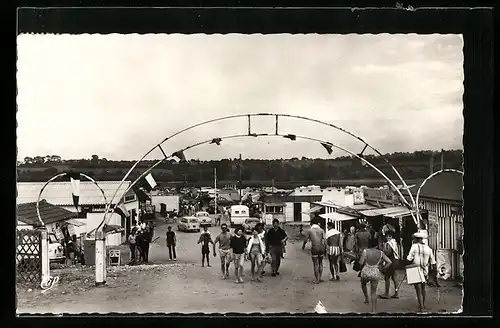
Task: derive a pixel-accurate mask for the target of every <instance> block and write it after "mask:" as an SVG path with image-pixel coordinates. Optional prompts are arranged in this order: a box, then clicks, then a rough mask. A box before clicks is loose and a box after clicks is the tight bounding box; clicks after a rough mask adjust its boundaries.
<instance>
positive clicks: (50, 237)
mask: <svg viewBox="0 0 500 328" xmlns="http://www.w3.org/2000/svg"><path fill="white" fill-rule="evenodd" d="M49 242H50V243H57V238H56V236H55V235H49Z"/></svg>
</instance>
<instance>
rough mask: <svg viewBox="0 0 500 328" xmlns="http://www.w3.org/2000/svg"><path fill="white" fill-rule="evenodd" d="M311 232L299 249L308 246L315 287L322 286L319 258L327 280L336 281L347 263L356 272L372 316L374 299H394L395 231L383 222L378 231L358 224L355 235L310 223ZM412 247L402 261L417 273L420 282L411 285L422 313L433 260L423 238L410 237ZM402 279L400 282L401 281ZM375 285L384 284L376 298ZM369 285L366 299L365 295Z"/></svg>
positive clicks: (396, 289)
mask: <svg viewBox="0 0 500 328" xmlns="http://www.w3.org/2000/svg"><path fill="white" fill-rule="evenodd" d="M311 224H312V225H311V229H310V230H309V231H307V232H306V233H304V235H305V237H306V239H305V240H304V243H303V245H302V248H303V249H304V248H305V246H306V244H307V243H308V242H311V258H312V262H313V271H314V277H315V281H314V282H315V283H320V282H322V281H323V280H322V274H323V258H324V256H327V257H328V260H329V263H330V272H331V275H332V277H331V279H330V280H339V275H338V274H339V272H345V271H346V267H345V268H344V269H342V267H343V266H345V264H346V262H347V263H352V264H353V269H354V270H355V271H358V272H359V273H358V277H360V281H361V289H362V291H363V295H364V297H365V304H369V303H370V302H371V305H372V312H376V306H377V299H378V298H381V299H391V298H392V299H397V298H399V294H398V287H399V286H398V285H400V284H401V281H398V277H397V269H398V268H399V267H400V264H399V261H400V259H401V258H400V254H399V247H398V243H397V241H396V238H395V229H394V227H393V226H391V225H390V224H389V223H387V222H385V224H384V225H383V226H382V228H381V229H380V230H379V231H375V230H374V229H373V228H372V227H371V226H369V225H366V224H360V226H359V229H358V230H357V231H356V230H355V227H350V229H349V231H348V232H347V231H345V232H344V233H341V232H340V231H338V230H336V229H335V228H334V224H333V223H332V222H328V223H327V230H326V231H325V230H323V229H322V228H321V227H320V225H319V221H318V220H313V221H312V222H311ZM413 237H414V240H413V245H412V247H411V248H410V251H409V253H408V256H407V258H406V260H407V264H409V267H414V268H416V269H417V270H418V272H419V274H420V276H421V279H419V280H418V281H417V282H413V281H412V283H411V284H413V285H414V288H415V291H416V293H417V300H418V303H419V310H420V311H425V296H426V292H425V286H426V283H427V281H428V279H429V272H435V271H436V269H435V265H436V260H435V258H434V255H433V252H432V249H431V248H430V247H429V246H427V244H426V243H425V242H424V240H425V238H426V236H425V234H423V233H420V232H417V233H415V234H414V235H413ZM403 279H404V278H403ZM379 281H384V282H385V292H384V293H383V294H382V295H377V287H378V283H379ZM391 281H392V282H393V284H394V289H395V291H394V294H393V295H392V296H390V294H389V291H390V286H391ZM368 283H370V297H369V294H368Z"/></svg>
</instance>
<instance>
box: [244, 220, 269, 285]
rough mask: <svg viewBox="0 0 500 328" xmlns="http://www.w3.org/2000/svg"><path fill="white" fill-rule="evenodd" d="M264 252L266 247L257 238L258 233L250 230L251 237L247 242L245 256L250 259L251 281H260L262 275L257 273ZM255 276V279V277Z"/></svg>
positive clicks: (258, 237)
mask: <svg viewBox="0 0 500 328" xmlns="http://www.w3.org/2000/svg"><path fill="white" fill-rule="evenodd" d="M265 252H266V247H265V245H264V242H263V241H262V239H261V238H260V236H259V232H258V230H257V229H256V228H253V229H252V237H250V239H249V240H248V245H247V254H248V256H249V257H250V263H251V265H252V281H254V280H257V281H259V282H260V281H261V278H262V273H261V272H259V271H261V270H259V268H260V267H261V263H262V261H263V259H264V254H265ZM256 275H257V278H256V277H255V276H256Z"/></svg>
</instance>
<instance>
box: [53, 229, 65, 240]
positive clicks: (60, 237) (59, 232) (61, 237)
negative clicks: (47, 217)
mask: <svg viewBox="0 0 500 328" xmlns="http://www.w3.org/2000/svg"><path fill="white" fill-rule="evenodd" d="M54 233H55V234H56V238H57V240H59V241H60V240H64V234H63V232H62V230H61V228H56V229H55V230H54Z"/></svg>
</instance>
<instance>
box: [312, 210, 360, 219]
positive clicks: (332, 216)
mask: <svg viewBox="0 0 500 328" xmlns="http://www.w3.org/2000/svg"><path fill="white" fill-rule="evenodd" d="M319 216H320V217H322V218H323V219H326V220H331V221H348V220H357V219H358V218H357V217H355V216H351V215H347V214H344V213H339V212H331V213H326V214H320V215H319Z"/></svg>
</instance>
